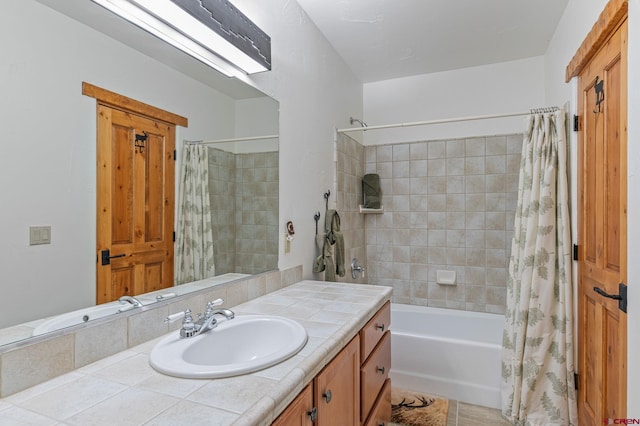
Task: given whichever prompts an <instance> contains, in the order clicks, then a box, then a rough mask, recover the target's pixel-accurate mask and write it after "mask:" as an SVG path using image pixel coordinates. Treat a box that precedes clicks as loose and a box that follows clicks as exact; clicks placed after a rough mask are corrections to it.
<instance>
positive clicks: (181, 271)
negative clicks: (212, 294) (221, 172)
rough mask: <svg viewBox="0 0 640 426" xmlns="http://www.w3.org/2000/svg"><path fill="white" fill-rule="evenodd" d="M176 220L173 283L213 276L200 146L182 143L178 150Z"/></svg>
mask: <svg viewBox="0 0 640 426" xmlns="http://www.w3.org/2000/svg"><path fill="white" fill-rule="evenodd" d="M177 221H178V226H177V229H176V248H175V265H176V273H175V275H176V278H175V282H176V284H183V283H187V282H192V281H197V280H201V279H204V278H208V277H213V276H214V275H215V265H214V259H213V233H212V226H211V206H210V201H209V160H208V149H207V147H206V146H204V145H200V144H194V143H188V142H185V144H184V147H183V149H182V168H181V173H180V194H179V201H178V219H177Z"/></svg>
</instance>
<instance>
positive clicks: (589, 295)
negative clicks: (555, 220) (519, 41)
mask: <svg viewBox="0 0 640 426" xmlns="http://www.w3.org/2000/svg"><path fill="white" fill-rule="evenodd" d="M626 51H627V24H626V20H625V21H624V22H623V23H622V24H621V25H620V26H619V27H618V29H617V30H616V31H615V32H614V33H613V35H612V36H611V37H610V38H609V39H608V41H607V42H606V43H604V45H603V46H602V47H601V48H600V49H599V50H598V52H597V53H596V54H595V56H594V57H593V59H592V60H591V61H590V62H589V63H588V65H587V66H586V67H585V68H584V69H583V70H582V72H580V75H579V76H578V96H579V104H578V112H579V117H580V120H581V123H582V125H581V128H580V129H579V132H578V197H579V199H578V202H579V203H578V204H579V205H578V233H579V235H578V241H579V245H580V248H579V260H578V345H579V346H578V371H579V386H578V416H579V421H580V424H581V425H598V424H602V421H603V419H605V422H606V421H607V420H606V419H618V418H626V401H627V392H626V390H627V314H626V313H625V312H623V311H622V310H621V309H620V308H619V303H618V301H617V300H613V299H611V298H608V297H605V296H603V294H602V293H603V292H604V293H608V294H610V295H617V294H618V293H619V291H620V287H619V284H620V283H626V279H627V249H626V247H627V208H626V199H627V181H626V176H627V132H626V124H627V96H626V93H627V61H626Z"/></svg>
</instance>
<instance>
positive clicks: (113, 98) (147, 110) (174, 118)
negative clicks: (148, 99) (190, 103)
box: [82, 81, 189, 127]
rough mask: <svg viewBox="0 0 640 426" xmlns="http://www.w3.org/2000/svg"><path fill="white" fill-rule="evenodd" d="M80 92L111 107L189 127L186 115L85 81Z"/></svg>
mask: <svg viewBox="0 0 640 426" xmlns="http://www.w3.org/2000/svg"><path fill="white" fill-rule="evenodd" d="M82 94H83V95H85V96H89V97H91V98H95V99H96V100H97V101H98V102H99V103H101V104H104V105H106V106H109V107H111V108H116V109H121V110H124V111H128V112H133V113H136V114H138V115H142V116H146V117H149V118H153V119H155V120H160V121H164V122H165V123H168V124H174V125H176V126H182V127H189V120H188V119H187V118H186V117H182V116H180V115H178V114H174V113H172V112H169V111H165V110H163V109H160V108H157V107H154V106H152V105H149V104H145V103H144V102H140V101H137V100H135V99H132V98H129V97H127V96H124V95H120V94H118V93H115V92H112V91H110V90H107V89H103V88H101V87H98V86H94V85H93V84H90V83H87V82H85V81H83V82H82Z"/></svg>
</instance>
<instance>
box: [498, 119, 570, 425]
mask: <svg viewBox="0 0 640 426" xmlns="http://www.w3.org/2000/svg"><path fill="white" fill-rule="evenodd" d="M566 161H567V156H566V131H565V112H564V111H563V110H559V111H556V112H554V113H546V114H532V115H531V116H530V117H529V118H528V119H527V123H526V128H525V132H524V141H523V146H522V160H521V168H520V182H519V188H518V204H517V207H516V218H515V226H514V237H513V241H512V244H511V259H510V263H509V278H508V283H507V308H506V313H505V329H504V334H503V343H502V346H503V348H502V413H503V415H505V416H506V417H507V418H508V419H509V420H510V421H511V422H512V423H513V424H514V425H545V426H546V425H576V424H577V422H578V419H577V408H576V395H575V387H574V376H573V374H574V369H573V361H574V360H573V349H574V344H573V310H572V303H573V296H572V283H571V235H570V218H569V205H568V203H569V194H568V189H567V186H568V185H567V170H566Z"/></svg>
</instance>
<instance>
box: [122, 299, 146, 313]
mask: <svg viewBox="0 0 640 426" xmlns="http://www.w3.org/2000/svg"><path fill="white" fill-rule="evenodd" d="M118 302H120V304H121V305H126V306H125V307H123V308H120V309H118V313H120V312H124V311H128V310H129V309H133V308H140V307H142V303H141V302H140V301H139V300H138V299H136V298H135V297H133V296H122V297H121V298H119V299H118Z"/></svg>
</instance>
